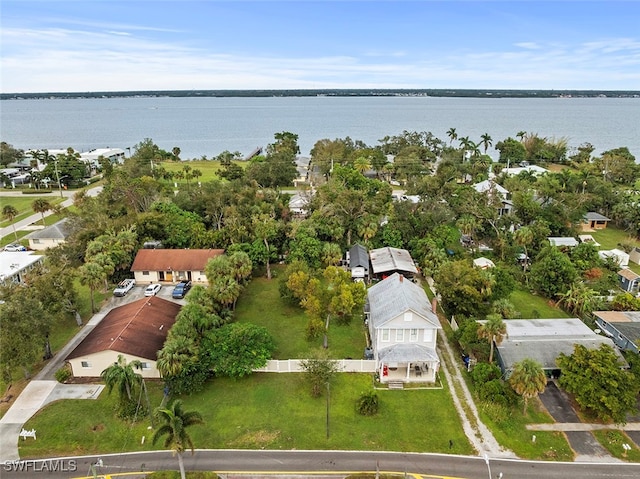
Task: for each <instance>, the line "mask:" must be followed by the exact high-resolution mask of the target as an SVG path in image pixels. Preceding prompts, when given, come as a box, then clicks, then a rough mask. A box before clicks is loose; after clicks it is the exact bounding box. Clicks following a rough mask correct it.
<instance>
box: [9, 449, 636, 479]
mask: <svg viewBox="0 0 640 479" xmlns="http://www.w3.org/2000/svg"><path fill="white" fill-rule="evenodd" d="M98 459H100V460H101V461H102V464H103V465H102V467H97V468H96V472H97V473H98V474H118V473H126V472H134V471H154V470H166V469H173V470H177V468H178V464H177V459H176V458H175V456H173V455H172V454H171V452H169V451H163V452H148V453H131V454H114V455H102V456H99V457H98V456H85V457H74V458H65V459H63V460H60V459H57V460H49V462H48V463H46V462H45V463H43V462H42V461H38V462H29V461H27V462H25V463H23V465H22V468H23V471H16V470H15V469H16V467H12V465H10V464H3V465H1V466H0V471H1V473H0V476H1V477H2V478H3V479H12V478H42V477H52V478H73V477H83V476H92V475H93V474H92V472H91V466H92V464H96V463H97V462H98ZM56 461H58V462H56ZM185 466H186V468H187V470H208V471H216V472H218V473H222V474H227V475H231V474H233V475H241V476H248V477H258V476H264V475H265V474H281V475H301V474H313V475H327V474H335V475H337V476H338V477H340V476H344V475H347V474H348V473H349V472H361V471H368V472H374V471H375V470H376V467H378V469H379V471H380V472H381V473H382V472H396V473H404V472H407V473H414V474H424V475H432V476H436V477H454V478H464V479H487V478H488V477H489V467H490V469H491V477H492V478H494V479H495V478H498V477H499V474H500V473H502V479H516V478H517V479H541V478H544V479H560V478H562V479H573V478H575V479H578V478H580V479H613V478H615V479H631V478H633V479H635V478H638V477H640V464H627V463H620V464H600V463H554V462H535V461H531V462H530V461H521V460H514V459H490V461H489V467H487V464H486V462H485V460H484V459H483V458H481V457H468V456H450V455H442V454H416V453H390V452H352V451H249V450H224V451H222V450H215V451H197V452H196V453H195V455H193V456H191V455H190V454H188V453H187V454H186V455H185ZM56 467H57V469H58V470H57V471H52V469H54V468H56Z"/></svg>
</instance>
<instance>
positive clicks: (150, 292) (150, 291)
mask: <svg viewBox="0 0 640 479" xmlns="http://www.w3.org/2000/svg"><path fill="white" fill-rule="evenodd" d="M161 288H162V285H161V284H158V283H151V284H150V285H149V286H147V287H146V288H145V290H144V295H145V296H155V295H156V294H158V291H160V289H161Z"/></svg>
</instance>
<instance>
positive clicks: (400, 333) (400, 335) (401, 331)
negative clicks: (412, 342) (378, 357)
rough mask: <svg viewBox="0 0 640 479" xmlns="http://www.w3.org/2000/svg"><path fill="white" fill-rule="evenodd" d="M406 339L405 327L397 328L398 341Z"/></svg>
mask: <svg viewBox="0 0 640 479" xmlns="http://www.w3.org/2000/svg"><path fill="white" fill-rule="evenodd" d="M402 341H404V329H396V342H398V343H400V342H402Z"/></svg>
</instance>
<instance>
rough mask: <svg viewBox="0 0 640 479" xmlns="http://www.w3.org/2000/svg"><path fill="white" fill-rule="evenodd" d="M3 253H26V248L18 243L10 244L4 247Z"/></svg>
mask: <svg viewBox="0 0 640 479" xmlns="http://www.w3.org/2000/svg"><path fill="white" fill-rule="evenodd" d="M4 250H5V251H9V252H11V253H15V252H16V251H27V248H25V247H24V246H22V245H21V244H18V243H11V244H8V245H7V246H5V247H4Z"/></svg>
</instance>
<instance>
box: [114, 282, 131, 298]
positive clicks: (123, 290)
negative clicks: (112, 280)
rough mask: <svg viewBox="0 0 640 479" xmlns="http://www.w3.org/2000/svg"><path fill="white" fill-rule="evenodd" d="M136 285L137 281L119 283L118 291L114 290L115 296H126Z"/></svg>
mask: <svg viewBox="0 0 640 479" xmlns="http://www.w3.org/2000/svg"><path fill="white" fill-rule="evenodd" d="M135 285H136V280H135V279H124V280H122V281H120V283H118V286H116V289H114V290H113V295H114V296H124V295H125V294H127V293H128V292H129V291H131V290H132V289H133V287H134V286H135Z"/></svg>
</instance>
